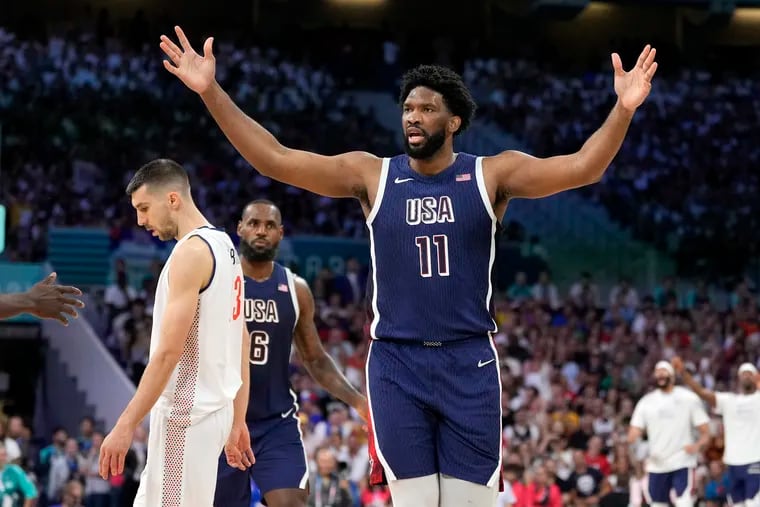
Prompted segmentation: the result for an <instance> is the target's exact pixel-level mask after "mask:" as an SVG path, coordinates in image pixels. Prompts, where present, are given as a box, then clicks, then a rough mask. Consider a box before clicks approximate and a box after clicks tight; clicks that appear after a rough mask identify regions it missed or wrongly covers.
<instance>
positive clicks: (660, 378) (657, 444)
mask: <svg viewBox="0 0 760 507" xmlns="http://www.w3.org/2000/svg"><path fill="white" fill-rule="evenodd" d="M654 376H655V381H656V383H657V389H655V390H654V391H652V392H649V393H647V394H646V395H644V396H643V397H642V398H641V399H640V400H639V402H638V403H637V404H636V408H634V410H633V415H632V416H631V425H630V428H629V430H628V443H629V444H631V445H633V444H635V443H636V442H638V440H639V439H640V438H641V436H642V435H643V434H644V432H646V434H647V440H648V442H649V456H648V458H647V460H646V467H645V470H646V472H647V474H648V485H647V488H646V490H645V493H646V496H647V503H649V504H650V505H651V506H652V507H664V506H667V505H669V504H670V500H671V492H673V496H674V497H675V498H674V503H675V505H676V507H692V506H693V505H694V503H693V502H694V501H693V499H692V495H691V489H692V480H693V469H694V468H695V467H696V466H697V453H699V452H700V451H701V450H702V449H703V448H704V447H705V446H706V445H707V442H708V439H709V438H710V434H709V430H708V422H709V419H708V417H707V413H706V412H705V409H704V407H703V406H702V402H701V401H700V399H699V398H698V397H697V396H696V395H695V394H694V393H693V392H691V391H689V390H688V389H684V388H683V387H680V386H675V385H674V384H675V372H674V370H673V367H672V366H671V365H670V363H668V362H667V361H660V362H659V363H657V365H655V369H654ZM693 428H697V429H698V430H699V434H700V435H699V440H698V441H697V442H694V438H693V436H692V430H693Z"/></svg>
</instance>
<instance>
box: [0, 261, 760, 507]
mask: <svg viewBox="0 0 760 507" xmlns="http://www.w3.org/2000/svg"><path fill="white" fill-rule="evenodd" d="M349 264H350V265H351V270H350V271H349V272H350V273H354V274H356V276H354V275H348V276H347V275H332V274H330V273H329V272H327V271H326V272H325V273H324V274H323V275H321V276H320V277H318V278H317V279H316V280H315V281H314V283H313V284H312V285H313V289H314V293H315V297H316V300H317V312H316V315H317V317H316V323H317V327H318V330H319V334H320V337H321V338H322V340H323V344H324V347H325V348H326V349H327V350H328V352H329V353H330V354H331V356H332V357H333V358H334V359H335V361H336V363H337V364H338V366H339V367H340V368H341V370H342V371H343V372H344V373H345V375H346V377H347V378H348V379H349V380H350V381H351V382H352V383H353V384H354V385H356V386H357V387H358V388H361V389H363V388H364V375H363V367H364V361H365V358H366V348H367V347H366V345H367V340H366V330H365V312H364V309H363V302H362V300H361V299H360V297H358V296H355V295H354V294H356V293H359V292H360V291H354V290H351V289H350V287H352V286H353V285H354V284H356V283H358V284H361V283H363V282H362V281H361V276H362V275H361V273H363V272H364V270H362V269H361V268H360V267H359V266H358V265H356V263H354V262H351V263H349ZM347 288H348V289H347ZM125 298H126V300H127V302H128V304H127V307H126V308H127V310H126V311H121V310H116V311H115V312H114V315H115V316H114V323H113V326H112V328H113V330H114V331H113V332H114V333H116V334H117V335H120V336H122V335H123V336H127V337H128V340H127V348H126V350H127V351H128V354H127V356H126V357H127V358H128V359H129V360H130V361H131V363H130V364H128V365H127V366H128V367H130V368H132V374H133V376H134V379H135V380H139V375H140V371H139V370H137V369H135V364H136V363H141V361H140V360H143V361H144V359H145V349H144V348H141V347H144V345H140V342H139V339H137V340H136V339H135V338H134V336H135V335H134V334H131V333H134V332H135V331H134V330H135V329H137V328H140V327H142V326H145V325H147V324H146V323H143V324H142V325H138V324H136V322H139V321H140V320H141V319H144V320H145V321H147V320H148V319H149V318H150V317H149V314H150V304H149V303H147V306H146V301H145V300H144V299H143V298H142V297H141V295H140V294H139V293H136V292H131V291H130V292H128V293H126V295H125ZM495 312H496V319H497V322H498V325H499V331H498V333H497V334H496V335H495V337H494V338H495V343H496V345H497V349H498V352H499V356H500V358H501V370H502V386H503V398H502V410H503V448H504V463H503V465H504V477H505V479H507V485H508V487H507V488H506V491H505V492H504V493H502V495H501V496H500V502H501V504H500V505H502V506H506V505H515V506H518V507H527V506H530V507H533V506H535V505H552V506H554V505H556V506H559V505H576V506H583V507H591V506H594V505H605V506H617V505H620V506H627V505H632V506H640V505H643V502H644V500H643V497H642V477H643V472H642V468H641V461H639V460H640V459H643V458H644V457H645V456H646V446H645V445H644V446H641V447H640V448H639V449H638V451H637V455H636V456H635V458H636V459H634V460H632V456H631V455H630V453H629V449H628V447H627V445H625V444H624V442H625V434H626V431H627V427H628V426H627V425H628V422H629V419H630V416H631V414H632V409H633V406H634V404H635V402H636V401H637V399H638V398H639V397H640V396H641V395H642V394H643V393H645V392H646V391H647V390H649V389H650V388H651V387H652V383H651V380H652V371H653V368H654V364H655V362H656V361H658V360H661V359H669V358H672V357H673V356H674V355H679V356H680V357H682V358H684V360H685V361H686V363H687V365H688V366H689V367H690V368H692V369H693V371H695V372H696V375H695V376H696V378H697V379H698V381H699V382H701V383H702V384H703V385H705V386H706V387H708V388H710V389H713V390H733V389H735V387H736V382H735V380H736V367H737V365H738V364H740V363H742V362H744V361H750V362H753V363H755V364H758V366H760V360H759V358H760V319H759V318H758V294H757V292H756V288H754V287H752V286H751V285H750V284H748V283H746V282H743V283H741V284H739V285H738V286H737V288H736V290H734V291H733V292H732V293H730V294H729V295H728V297H727V298H726V299H725V300H723V299H722V296H720V295H719V294H718V293H713V292H711V291H710V290H708V289H706V287H705V286H704V285H698V286H694V287H691V288H688V289H686V290H684V289H681V288H679V286H677V284H676V283H675V280H674V279H670V278H667V279H664V280H663V281H662V283H660V284H658V286H656V287H654V288H652V289H651V290H647V291H646V292H639V291H638V290H637V289H636V288H635V287H633V286H631V285H630V284H629V283H628V282H627V281H626V280H621V282H620V283H619V284H617V285H615V286H614V287H613V288H612V290H611V291H610V292H609V294H601V293H600V289H599V288H598V287H597V286H596V285H595V283H594V282H593V280H592V278H591V277H590V276H589V275H588V274H584V276H582V277H581V278H579V279H578V281H577V282H576V283H574V284H573V285H572V286H571V287H570V289H569V291H568V292H567V293H562V292H561V291H559V290H558V288H557V287H556V286H555V285H554V284H553V283H552V282H551V279H550V277H549V276H548V275H547V274H544V275H542V276H541V277H540V281H539V282H537V283H535V284H529V283H527V282H526V281H525V277H524V275H523V274H521V273H519V274H518V275H517V276H516V278H515V281H514V283H513V284H512V285H511V286H510V287H509V289H508V291H507V292H506V293H501V294H499V295H498V298H497V300H496V305H495ZM128 322H134V323H135V324H132V325H129V324H127V323H128ZM114 352H115V353H117V354H118V353H119V351H118V350H115V351H114ZM142 364H144V363H142ZM291 381H292V384H293V387H294V389H295V390H296V391H297V393H298V398H299V404H300V413H299V417H300V419H301V423H302V431H303V434H304V444H305V447H306V450H307V453H308V455H309V457H310V460H311V473H312V478H313V477H314V474H324V475H325V476H326V477H327V476H332V477H334V478H335V480H336V481H337V482H339V483H340V484H341V491H343V492H342V493H341V495H344V496H345V503H341V504H340V505H345V506H356V507H360V506H372V507H380V506H383V507H384V506H388V505H390V503H389V496H388V491H387V489H385V488H369V487H368V486H367V483H366V479H367V466H368V461H367V441H366V438H367V437H366V433H365V428H364V426H363V424H362V423H361V421H360V419H359V418H358V417H357V415H356V414H355V413H353V411H352V410H349V409H348V408H347V407H346V406H344V405H343V404H342V403H340V402H337V401H335V400H333V399H331V398H330V397H329V396H328V395H327V394H326V393H325V391H324V390H322V389H321V388H320V387H319V386H318V385H316V384H315V383H314V381H313V380H312V379H311V378H310V377H309V376H308V375H307V374H306V373H305V370H304V369H303V368H302V366H301V365H300V362H299V359H298V357H297V355H296V356H294V359H293V362H292V376H291ZM98 429H99V428H98ZM78 431H79V433H78V435H76V436H74V435H73V434H72V435H69V434H67V433H66V432H65V430H56V432H55V433H54V434H53V435H52V437H53V438H52V443H51V442H48V441H46V440H45V439H44V438H43V439H39V440H38V439H33V438H31V435H32V432H31V431H30V430H29V429H28V428H27V427H25V426H24V424H23V421H22V420H21V419H20V418H11V419H10V421H9V422H8V424H5V423H3V424H1V425H0V441H2V440H3V437H4V439H5V449H6V452H7V453H8V459H9V461H10V462H17V463H20V464H21V465H22V466H23V467H24V469H25V470H26V471H27V473H29V474H30V478H31V480H32V481H33V483H34V484H35V485H36V488H37V490H38V491H39V492H40V495H41V497H42V498H44V499H45V501H46V502H48V503H43V504H42V505H52V504H54V503H55V502H58V501H60V500H61V498H62V496H63V495H74V496H76V495H79V496H80V497H83V498H84V501H85V502H86V503H87V505H113V506H117V505H127V504H126V503H119V502H123V501H128V500H124V499H125V498H127V499H128V498H129V497H128V495H130V494H132V495H133V494H134V491H135V488H136V485H137V484H136V481H137V480H138V479H139V472H140V470H141V466H142V465H144V462H145V461H144V459H145V441H146V440H145V438H146V435H145V433H144V431H143V430H139V434H138V435H136V438H135V443H134V445H133V447H132V451H133V452H132V453H131V457H130V460H128V472H127V473H125V475H124V476H123V477H117V478H115V479H113V480H111V481H108V482H106V481H102V480H101V479H99V478H98V477H97V476H96V475H95V474H94V471H95V470H96V467H95V468H92V467H93V466H95V465H93V461H92V460H93V459H94V458H93V456H95V455H96V454H97V448H98V445H99V443H100V441H101V440H102V433H100V432H98V431H97V430H96V429H95V428H94V427H93V424H92V421H91V420H89V419H84V420H83V422H82V426H81V428H79V430H78ZM711 434H712V437H711V442H710V445H709V446H708V448H707V449H706V450H705V451H704V452H703V453H702V455H701V457H700V467H699V469H698V470H697V481H696V482H695V485H696V486H695V491H696V494H697V496H698V497H699V498H700V499H701V501H703V502H704V504H703V505H714V506H720V505H723V504H724V503H725V501H726V500H725V496H726V484H725V467H724V465H723V464H722V462H721V456H722V450H723V427H722V424H721V422H720V419H719V418H718V417H717V416H716V415H714V414H713V418H712V422H711ZM35 436H39V435H35ZM1 460H2V453H0V461H1ZM0 468H2V463H0ZM0 473H3V472H0ZM71 481H79V482H81V483H82V485H83V487H81V486H80V485H78V484H76V483H72V482H71ZM313 496H314V492H312V502H313V501H314V497H313ZM254 498H258V496H257V493H256V490H255V491H254ZM542 501H546V502H548V503H542ZM98 502H104V503H98ZM107 502H112V503H107ZM64 505H79V504H76V503H75V504H64ZM254 505H255V504H254Z"/></svg>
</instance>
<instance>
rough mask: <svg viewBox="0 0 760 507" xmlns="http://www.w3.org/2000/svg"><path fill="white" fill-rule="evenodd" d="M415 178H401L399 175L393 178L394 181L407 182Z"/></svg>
mask: <svg viewBox="0 0 760 507" xmlns="http://www.w3.org/2000/svg"><path fill="white" fill-rule="evenodd" d="M413 179H414V178H404V179H401V178H399V177H398V176H397V177H396V179H395V180H393V183H406V182H407V181H412V180H413Z"/></svg>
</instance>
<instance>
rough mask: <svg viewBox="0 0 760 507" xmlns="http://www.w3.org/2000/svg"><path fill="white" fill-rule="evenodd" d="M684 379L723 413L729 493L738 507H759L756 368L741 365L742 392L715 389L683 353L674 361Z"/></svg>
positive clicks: (759, 417) (759, 396)
mask: <svg viewBox="0 0 760 507" xmlns="http://www.w3.org/2000/svg"><path fill="white" fill-rule="evenodd" d="M671 363H672V364H673V368H674V369H675V371H676V373H678V375H679V376H680V377H681V379H682V380H683V383H684V384H686V385H687V386H688V387H689V389H691V390H692V391H694V392H695V393H696V394H697V396H699V397H700V398H702V399H703V400H705V401H706V402H707V403H709V404H710V406H711V407H713V408H714V409H715V412H716V413H718V414H720V415H722V416H723V428H724V434H725V441H726V448H725V451H724V452H723V463H725V464H726V465H727V466H728V477H729V480H730V484H731V486H730V489H729V493H728V496H729V498H730V499H731V505H733V506H735V507H737V506H738V507H760V391H758V383H759V382H760V377H758V373H757V368H755V366H754V365H753V364H752V363H744V364H742V365H741V366H739V371H738V375H737V376H738V380H739V389H740V392H739V393H727V392H713V391H710V390H709V389H705V388H704V387H702V386H701V385H699V383H698V382H697V381H696V380H694V377H692V376H691V373H689V372H688V371H687V370H686V368H685V367H684V364H683V361H682V360H681V358H680V357H675V358H673V360H672V361H671Z"/></svg>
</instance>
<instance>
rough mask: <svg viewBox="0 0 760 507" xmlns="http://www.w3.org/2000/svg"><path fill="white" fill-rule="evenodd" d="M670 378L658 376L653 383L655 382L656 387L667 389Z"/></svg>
mask: <svg viewBox="0 0 760 507" xmlns="http://www.w3.org/2000/svg"><path fill="white" fill-rule="evenodd" d="M671 382H672V381H671V379H670V378H669V377H668V378H658V379H656V380H655V384H657V388H658V389H667V388H668V387H669V386H670V384H671Z"/></svg>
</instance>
